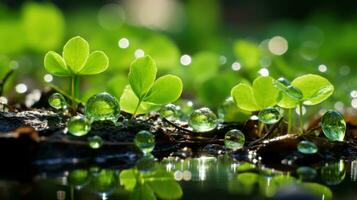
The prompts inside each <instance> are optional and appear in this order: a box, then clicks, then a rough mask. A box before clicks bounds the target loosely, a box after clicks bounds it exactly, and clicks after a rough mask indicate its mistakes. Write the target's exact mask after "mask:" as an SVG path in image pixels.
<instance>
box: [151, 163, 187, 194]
mask: <svg viewBox="0 0 357 200" xmlns="http://www.w3.org/2000/svg"><path fill="white" fill-rule="evenodd" d="M147 183H148V184H149V186H150V187H151V189H152V190H153V191H154V192H155V194H156V195H157V197H159V198H160V199H179V198H181V197H182V189H181V186H180V184H179V183H177V182H176V181H175V179H174V178H173V176H172V174H170V173H169V172H166V171H164V170H159V171H158V172H156V173H155V175H154V177H152V178H150V181H147Z"/></svg>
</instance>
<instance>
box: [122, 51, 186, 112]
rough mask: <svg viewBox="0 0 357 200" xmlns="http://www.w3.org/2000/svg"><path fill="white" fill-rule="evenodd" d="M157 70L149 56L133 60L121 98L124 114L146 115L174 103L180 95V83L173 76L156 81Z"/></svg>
mask: <svg viewBox="0 0 357 200" xmlns="http://www.w3.org/2000/svg"><path fill="white" fill-rule="evenodd" d="M156 73H157V68H156V64H155V61H154V60H153V59H152V58H151V57H150V56H144V57H140V58H137V59H136V60H134V61H133V62H132V64H131V66H130V72H129V75H128V76H129V77H128V78H129V83H130V87H129V86H127V87H126V89H125V91H124V92H123V94H122V96H121V102H120V103H121V106H122V109H123V110H124V111H126V112H129V113H132V114H134V115H135V114H137V113H146V112H148V111H149V110H150V109H152V108H153V107H158V106H160V105H163V104H168V103H171V102H174V101H176V100H177V99H178V98H179V97H180V95H181V93H182V81H181V79H180V78H179V77H177V76H174V75H165V76H162V77H160V78H158V79H157V80H156V81H155V79H156Z"/></svg>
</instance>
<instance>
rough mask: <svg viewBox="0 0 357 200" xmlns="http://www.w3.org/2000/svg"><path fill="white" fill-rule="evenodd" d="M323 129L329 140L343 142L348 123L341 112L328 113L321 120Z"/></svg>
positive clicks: (332, 111)
mask: <svg viewBox="0 0 357 200" xmlns="http://www.w3.org/2000/svg"><path fill="white" fill-rule="evenodd" d="M321 127H322V131H323V132H324V134H325V136H326V137H327V138H328V139H329V140H331V141H343V139H344V137H345V133H346V122H345V120H344V119H343V116H342V115H341V114H340V113H339V112H337V111H334V110H330V111H327V112H326V113H325V114H324V116H323V117H322V119H321Z"/></svg>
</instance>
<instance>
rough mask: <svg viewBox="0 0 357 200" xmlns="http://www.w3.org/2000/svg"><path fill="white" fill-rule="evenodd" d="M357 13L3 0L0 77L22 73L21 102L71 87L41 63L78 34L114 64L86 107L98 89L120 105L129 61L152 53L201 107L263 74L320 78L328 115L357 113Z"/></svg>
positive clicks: (285, 6)
mask: <svg viewBox="0 0 357 200" xmlns="http://www.w3.org/2000/svg"><path fill="white" fill-rule="evenodd" d="M353 4H355V5H353ZM356 11H357V6H356V3H350V2H347V1H346V2H344V1H323V0H317V1H307V0H303V1H297V2H296V1H294V2H289V1H282V0H273V1H258V0H253V1H243V0H241V1H233V0H231V1H219V0H204V1H203V0H185V1H179V0H123V1H109V0H105V1H104V0H91V1H84V0H82V1H79V0H77V1H70V0H61V1H60V0H54V1H16V0H15V1H14V0H5V1H4V0H2V1H1V3H0V77H3V76H4V74H5V73H6V72H7V71H8V70H9V69H11V68H16V69H17V70H16V72H15V76H14V77H13V78H12V80H11V81H10V82H9V83H8V84H7V85H6V93H5V94H4V96H6V97H7V98H8V99H9V101H10V102H15V101H19V100H21V99H24V98H25V94H28V93H31V92H33V91H34V90H35V91H38V89H39V90H41V89H43V88H44V86H45V85H46V82H51V83H53V84H56V85H59V86H61V87H62V88H64V89H67V85H68V83H67V82H68V80H66V79H63V78H57V77H52V76H51V75H48V74H47V73H46V71H45V70H44V67H43V57H44V54H45V53H46V52H47V51H49V50H55V51H57V52H59V53H61V52H62V49H61V48H62V47H63V45H64V43H65V42H66V41H67V40H68V39H69V38H71V37H73V36H76V35H80V36H82V37H84V38H86V39H87V40H88V41H89V43H90V46H91V48H92V49H93V50H103V51H105V52H106V53H107V55H108V56H109V59H110V67H109V70H107V71H106V72H105V73H104V74H100V75H97V76H89V77H83V81H82V82H81V94H82V99H83V100H84V101H85V100H86V99H87V98H88V97H89V96H90V95H92V94H94V93H97V92H101V91H109V92H110V93H112V94H113V95H115V96H116V97H118V98H119V97H120V95H121V93H122V91H123V88H124V86H125V85H126V84H127V78H126V76H127V73H128V68H129V65H130V63H131V61H132V60H133V59H134V58H135V57H139V56H142V55H151V56H152V57H153V58H154V59H155V60H156V62H157V64H158V68H159V73H160V74H165V73H173V74H177V75H179V76H180V77H181V78H182V79H183V81H184V94H183V98H187V99H192V100H194V101H195V102H196V103H197V104H198V105H206V106H210V107H212V108H217V107H218V106H219V105H220V104H221V103H222V102H223V101H224V99H226V98H227V97H228V96H229V95H230V90H231V88H232V87H233V86H234V85H236V84H237V83H239V82H241V81H251V80H253V79H254V78H255V77H257V76H259V75H268V74H269V75H271V76H273V77H274V78H278V77H280V76H284V77H286V78H288V79H289V80H293V79H294V78H295V77H297V76H299V75H301V74H305V73H315V74H320V75H322V76H325V77H326V78H328V79H329V80H331V82H332V83H333V84H334V85H335V88H336V90H335V93H334V95H333V96H332V98H330V99H329V101H326V102H325V103H324V104H322V106H323V108H325V109H337V110H342V109H343V108H344V107H354V108H355V109H357V78H356V75H357V70H356V64H357V12H356ZM36 89H37V90H36ZM315 111H316V110H314V109H312V110H311V111H310V112H315Z"/></svg>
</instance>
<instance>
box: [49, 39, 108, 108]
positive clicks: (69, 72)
mask: <svg viewBox="0 0 357 200" xmlns="http://www.w3.org/2000/svg"><path fill="white" fill-rule="evenodd" d="M108 64H109V60H108V57H107V55H106V54H105V53H104V52H103V51H93V52H92V53H90V51H89V44H88V42H87V41H86V40H85V39H83V38H82V37H79V36H76V37H73V38H72V39H70V40H69V41H68V42H67V43H66V44H65V45H64V47H63V52H62V56H61V55H59V54H58V53H56V52H54V51H49V52H48V53H47V54H46V56H45V59H44V65H45V69H46V70H47V71H48V72H49V73H51V74H53V75H55V76H60V77H70V78H71V82H70V91H71V92H70V93H71V100H72V109H74V110H76V107H77V103H76V99H77V98H78V92H79V77H80V76H84V75H94V74H99V73H102V72H103V71H105V70H106V69H107V68H108Z"/></svg>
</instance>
